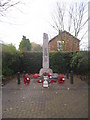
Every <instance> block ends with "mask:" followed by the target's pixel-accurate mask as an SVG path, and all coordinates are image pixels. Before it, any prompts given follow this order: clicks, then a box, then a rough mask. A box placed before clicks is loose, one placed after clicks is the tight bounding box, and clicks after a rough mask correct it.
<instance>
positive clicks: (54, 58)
mask: <svg viewBox="0 0 90 120" xmlns="http://www.w3.org/2000/svg"><path fill="white" fill-rule="evenodd" d="M49 58H50V68H51V69H52V70H53V72H57V73H66V71H67V69H70V60H71V53H67V52H51V53H50V54H49Z"/></svg>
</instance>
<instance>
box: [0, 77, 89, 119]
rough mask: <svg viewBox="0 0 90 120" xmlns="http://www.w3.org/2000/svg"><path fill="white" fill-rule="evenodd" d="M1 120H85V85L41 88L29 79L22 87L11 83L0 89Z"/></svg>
mask: <svg viewBox="0 0 90 120" xmlns="http://www.w3.org/2000/svg"><path fill="white" fill-rule="evenodd" d="M2 117H3V118H88V85H87V84H86V83H85V82H84V81H81V80H80V79H79V78H75V79H74V84H72V85H71V84H70V80H69V79H66V80H65V83H64V84H59V83H57V82H56V83H51V84H49V88H43V87H42V84H41V83H37V82H36V80H34V79H32V80H31V82H30V84H29V85H25V84H24V82H23V78H21V84H20V85H18V84H17V78H14V79H12V80H11V81H10V82H9V83H7V84H6V85H4V86H3V87H2Z"/></svg>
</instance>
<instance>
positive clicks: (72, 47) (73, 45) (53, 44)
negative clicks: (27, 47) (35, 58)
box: [49, 32, 79, 52]
mask: <svg viewBox="0 0 90 120" xmlns="http://www.w3.org/2000/svg"><path fill="white" fill-rule="evenodd" d="M62 38H63V40H64V42H65V47H64V50H65V51H74V52H75V51H79V40H75V38H74V37H73V36H71V35H68V34H67V33H66V32H64V33H63V34H62ZM57 41H58V36H57V37H55V38H54V39H53V40H51V41H50V42H49V51H57ZM74 41H75V42H74Z"/></svg>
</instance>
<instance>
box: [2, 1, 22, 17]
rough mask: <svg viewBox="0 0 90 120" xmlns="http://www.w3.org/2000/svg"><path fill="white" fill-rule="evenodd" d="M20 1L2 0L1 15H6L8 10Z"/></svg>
mask: <svg viewBox="0 0 90 120" xmlns="http://www.w3.org/2000/svg"><path fill="white" fill-rule="evenodd" d="M19 3H20V1H14V0H0V16H6V11H7V10H8V9H9V8H11V7H14V6H16V5H17V4H19Z"/></svg>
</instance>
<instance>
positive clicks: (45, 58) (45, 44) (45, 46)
mask: <svg viewBox="0 0 90 120" xmlns="http://www.w3.org/2000/svg"><path fill="white" fill-rule="evenodd" d="M43 68H45V69H48V68H49V51H48V34H46V33H43Z"/></svg>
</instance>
